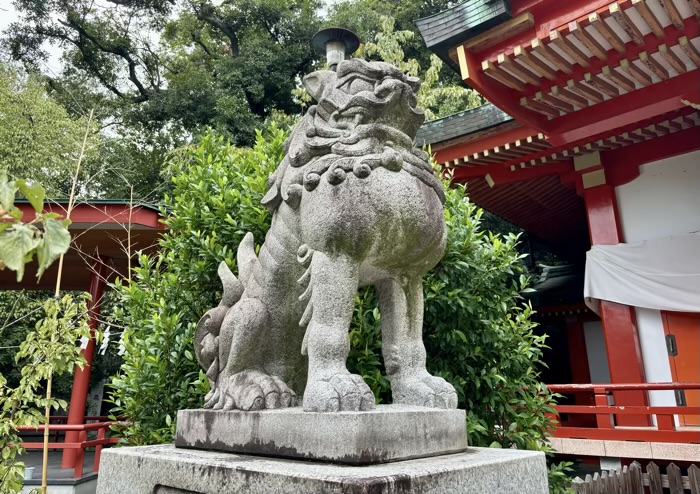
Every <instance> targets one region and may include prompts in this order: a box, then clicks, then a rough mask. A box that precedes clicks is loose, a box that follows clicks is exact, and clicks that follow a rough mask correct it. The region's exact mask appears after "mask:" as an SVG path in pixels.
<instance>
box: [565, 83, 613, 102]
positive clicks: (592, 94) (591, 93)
mask: <svg viewBox="0 0 700 494" xmlns="http://www.w3.org/2000/svg"><path fill="white" fill-rule="evenodd" d="M566 87H567V88H568V89H571V90H572V91H574V92H576V93H578V94H579V95H581V96H583V97H584V98H586V99H589V100H591V101H595V102H596V103H602V102H603V100H604V99H605V98H603V95H602V94H600V93H599V92H598V91H596V90H595V89H593V88H592V87H590V86H587V85H585V84H583V83H581V82H578V81H574V80H573V79H569V80H568V81H566Z"/></svg>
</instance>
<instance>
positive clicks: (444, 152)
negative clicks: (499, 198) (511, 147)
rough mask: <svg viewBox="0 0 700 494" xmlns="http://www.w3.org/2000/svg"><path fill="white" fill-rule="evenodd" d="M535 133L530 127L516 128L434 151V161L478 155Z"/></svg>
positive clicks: (439, 161)
mask: <svg viewBox="0 0 700 494" xmlns="http://www.w3.org/2000/svg"><path fill="white" fill-rule="evenodd" d="M537 133H538V132H537V131H536V130H533V129H531V128H530V127H518V128H517V129H511V130H507V131H505V132H501V133H500V134H495V135H492V136H489V137H485V138H483V139H479V140H476V141H473V142H466V143H462V144H455V145H454V146H450V147H447V148H444V149H440V150H439V151H436V152H435V161H437V162H438V163H445V162H446V161H452V160H455V159H460V158H463V157H465V156H471V155H472V154H474V153H480V152H482V151H484V150H485V149H493V148H495V147H496V146H503V145H504V144H507V143H511V142H515V141H517V140H523V139H526V138H527V137H530V136H533V135H537Z"/></svg>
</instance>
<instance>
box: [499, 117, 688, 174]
mask: <svg viewBox="0 0 700 494" xmlns="http://www.w3.org/2000/svg"><path fill="white" fill-rule="evenodd" d="M610 106H613V105H610ZM692 111H693V109H692V108H687V110H686V111H685V113H692ZM683 113H684V112H683V111H679V112H678V114H677V115H678V116H681V115H682V114H683ZM661 120H662V118H658V116H657V119H656V120H652V119H649V120H646V121H633V122H630V123H628V124H627V125H625V126H623V127H618V128H615V129H611V130H610V129H609V130H606V131H604V132H600V133H598V134H595V135H593V136H589V137H587V138H584V139H579V140H577V141H574V142H570V143H564V144H560V145H556V146H552V147H551V148H548V149H543V150H542V151H537V152H534V153H531V154H528V155H525V156H523V157H522V158H520V157H519V158H514V159H512V160H509V161H504V162H503V163H502V165H501V166H502V167H503V168H510V167H511V166H512V165H519V164H520V163H521V162H523V161H530V160H533V159H534V160H539V159H540V158H542V157H543V156H551V155H552V154H553V153H559V152H561V151H564V150H567V149H572V148H574V147H576V146H578V147H583V146H584V145H585V144H587V143H589V142H596V141H598V140H601V139H607V138H608V137H612V136H617V135H620V134H622V133H625V132H630V131H633V130H635V129H637V128H639V127H646V126H648V125H651V124H652V123H658V122H659V121H661ZM684 132H688V129H686V130H683V131H680V132H674V133H673V134H669V135H676V134H681V133H684ZM669 135H666V136H663V137H657V138H654V139H651V140H649V141H643V142H644V143H647V142H649V143H652V144H650V146H654V145H657V144H658V143H660V142H661V140H663V139H667V138H668V137H669ZM550 139H551V136H550ZM550 142H551V141H550ZM653 143H657V144H653ZM640 144H642V143H637V144H630V145H628V146H625V147H621V148H619V149H616V150H615V151H617V152H619V153H625V152H626V151H624V150H631V149H634V147H635V146H639V145H640ZM686 144H687V145H692V143H686ZM606 152H610V151H606ZM659 159H660V158H659Z"/></svg>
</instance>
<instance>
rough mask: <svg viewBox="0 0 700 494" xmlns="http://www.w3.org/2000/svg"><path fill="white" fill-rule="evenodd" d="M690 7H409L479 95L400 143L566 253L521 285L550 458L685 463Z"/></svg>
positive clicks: (688, 456) (691, 233)
mask: <svg viewBox="0 0 700 494" xmlns="http://www.w3.org/2000/svg"><path fill="white" fill-rule="evenodd" d="M699 19H700V1H698V0H621V1H617V2H610V1H609V0H578V1H573V0H569V1H562V0H471V1H467V2H464V3H462V4H460V5H457V6H455V7H453V8H451V9H449V10H446V11H443V12H441V13H438V14H436V15H433V16H431V17H427V18H424V19H420V20H419V21H417V24H418V27H419V29H420V31H421V34H422V35H423V38H424V40H425V42H426V44H427V46H428V47H429V48H430V49H431V50H432V51H433V52H434V53H436V54H437V55H438V56H439V57H440V58H441V59H442V60H443V61H444V62H445V63H446V64H447V65H448V66H449V67H451V68H452V69H453V70H454V71H456V72H457V73H458V74H460V76H461V78H462V79H463V80H464V82H465V83H466V84H467V85H468V86H469V87H471V88H473V89H474V90H476V91H477V92H478V93H479V94H481V95H482V96H483V97H484V98H485V99H486V100H487V103H486V104H485V105H483V106H481V107H479V108H475V109H472V110H467V111H464V112H461V113H457V114H455V115H451V116H449V117H446V118H443V119H440V120H436V121H433V122H429V123H427V124H425V125H424V126H423V128H422V129H421V130H420V132H419V135H418V144H419V145H424V144H430V145H431V148H432V151H433V152H434V153H435V155H436V159H437V161H438V163H440V164H441V165H442V166H443V167H444V168H445V169H447V170H450V171H451V172H452V173H453V175H454V179H455V180H456V181H458V182H464V183H467V184H468V189H467V190H468V193H469V196H470V198H471V200H473V201H474V202H475V203H477V204H478V205H480V206H481V207H483V208H484V209H486V210H489V211H491V212H492V213H495V214H496V215H498V216H501V217H502V218H505V219H506V220H508V221H510V222H511V223H513V224H515V225H516V226H518V227H521V228H522V229H524V230H525V231H527V232H528V235H529V236H530V237H531V238H534V239H538V240H539V241H542V242H544V243H546V244H547V245H548V247H549V248H550V249H551V250H553V251H554V252H556V253H557V254H558V255H559V256H560V257H561V258H563V259H566V260H567V261H569V262H570V263H571V265H570V266H568V267H551V268H547V269H545V274H544V275H543V277H542V278H543V279H542V280H541V282H540V284H539V285H538V287H537V288H538V292H540V295H541V296H542V299H541V300H539V303H538V304H537V305H538V307H537V309H538V313H539V314H538V316H537V317H539V320H540V322H541V324H542V326H543V327H544V328H545V330H547V331H549V330H552V333H556V334H557V335H558V336H557V337H556V338H553V339H552V341H551V343H550V344H551V345H552V346H553V350H554V352H550V358H553V359H554V361H553V362H552V365H550V368H553V369H556V370H557V372H554V373H553V372H550V373H549V374H546V375H545V377H549V380H548V381H547V382H549V383H562V384H558V385H554V384H552V385H551V386H550V387H551V388H552V389H554V390H555V391H557V392H560V393H562V394H565V395H566V396H567V400H566V401H563V403H564V404H563V405H560V406H559V407H558V409H559V412H560V423H559V426H558V428H557V430H556V432H555V437H554V438H553V439H552V446H553V447H554V448H555V449H556V450H557V451H559V452H560V453H562V454H569V455H576V456H589V457H600V458H601V459H611V460H613V463H614V461H616V460H617V461H618V462H619V460H618V459H620V458H622V459H625V458H628V459H629V458H636V459H653V460H654V461H658V460H669V461H698V460H700V115H699V114H698V109H699V108H700V24H699ZM565 280H569V282H568V283H565V282H564V281H565ZM571 281H573V283H574V285H575V287H574V289H573V290H572V289H571V283H570V282H571ZM535 302H536V303H537V301H535ZM555 354H557V355H555ZM562 355H563V358H561V356H562ZM557 359H558V360H557ZM562 379H566V380H568V382H567V381H566V380H564V381H563V380H562ZM591 383H593V384H591ZM623 461H624V460H623Z"/></svg>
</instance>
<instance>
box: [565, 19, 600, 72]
mask: <svg viewBox="0 0 700 494" xmlns="http://www.w3.org/2000/svg"><path fill="white" fill-rule="evenodd" d="M568 28H569V32H570V33H571V34H573V35H574V36H575V37H576V39H577V40H579V41H580V42H581V43H582V44H583V45H584V46H585V47H586V48H588V51H590V52H591V53H593V55H594V56H595V57H596V58H597V59H598V60H601V61H603V62H604V61H605V60H607V59H608V53H607V51H606V50H605V48H603V46H602V45H601V44H600V43H598V41H597V40H596V39H595V38H594V37H593V36H591V35H590V34H589V33H588V32H587V31H586V30H585V28H583V27H582V26H581V25H580V24H579V23H578V22H576V21H573V22H570V23H569V25H568Z"/></svg>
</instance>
